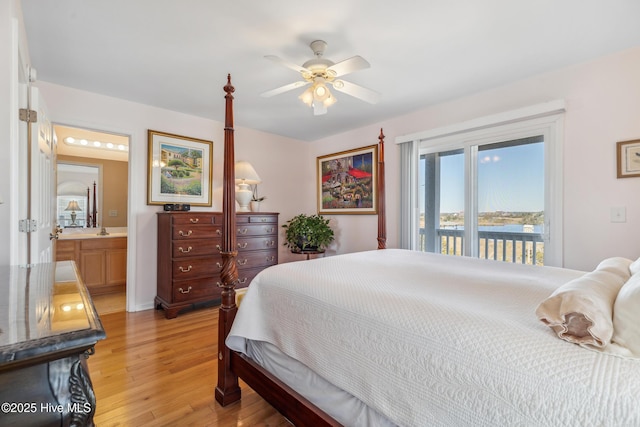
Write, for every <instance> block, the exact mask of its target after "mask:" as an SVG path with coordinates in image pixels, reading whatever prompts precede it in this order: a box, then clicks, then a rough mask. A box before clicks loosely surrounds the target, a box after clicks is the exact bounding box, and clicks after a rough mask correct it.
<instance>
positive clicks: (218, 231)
mask: <svg viewBox="0 0 640 427" xmlns="http://www.w3.org/2000/svg"><path fill="white" fill-rule="evenodd" d="M216 234H217V235H218V236H222V230H220V229H219V228H218V229H217V230H216Z"/></svg>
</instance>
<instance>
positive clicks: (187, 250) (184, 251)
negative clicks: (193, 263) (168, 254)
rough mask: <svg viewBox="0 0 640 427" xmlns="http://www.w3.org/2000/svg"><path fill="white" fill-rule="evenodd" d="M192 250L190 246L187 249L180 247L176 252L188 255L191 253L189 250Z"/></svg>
mask: <svg viewBox="0 0 640 427" xmlns="http://www.w3.org/2000/svg"><path fill="white" fill-rule="evenodd" d="M192 249H193V248H192V247H191V246H189V247H188V248H187V249H183V248H182V246H180V247H179V248H178V250H179V251H180V252H182V253H183V254H188V253H189V252H191V250H192Z"/></svg>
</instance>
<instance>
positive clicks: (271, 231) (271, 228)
mask: <svg viewBox="0 0 640 427" xmlns="http://www.w3.org/2000/svg"><path fill="white" fill-rule="evenodd" d="M264 229H265V231H266V232H267V233H269V234H271V233H273V232H274V231H276V228H275V227H265V228H264Z"/></svg>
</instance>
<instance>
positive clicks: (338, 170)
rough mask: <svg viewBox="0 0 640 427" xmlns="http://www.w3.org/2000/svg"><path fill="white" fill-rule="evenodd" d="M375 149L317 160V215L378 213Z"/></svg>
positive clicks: (376, 150) (352, 151)
mask: <svg viewBox="0 0 640 427" xmlns="http://www.w3.org/2000/svg"><path fill="white" fill-rule="evenodd" d="M377 166H378V146H377V145H371V146H368V147H362V148H356V149H354V150H349V151H342V152H340V153H335V154H329V155H326V156H321V157H318V164H317V175H318V176H317V181H318V183H317V187H318V188H317V194H318V212H319V213H320V214H321V215H323V214H325V215H335V214H375V213H378V180H377V178H378V176H377V175H378V170H377Z"/></svg>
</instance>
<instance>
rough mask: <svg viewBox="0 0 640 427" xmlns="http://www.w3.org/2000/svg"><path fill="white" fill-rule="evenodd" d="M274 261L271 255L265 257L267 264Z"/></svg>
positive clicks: (274, 258) (273, 256)
mask: <svg viewBox="0 0 640 427" xmlns="http://www.w3.org/2000/svg"><path fill="white" fill-rule="evenodd" d="M275 260H276V257H275V255H271V256H268V257H267V262H273V261H275Z"/></svg>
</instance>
